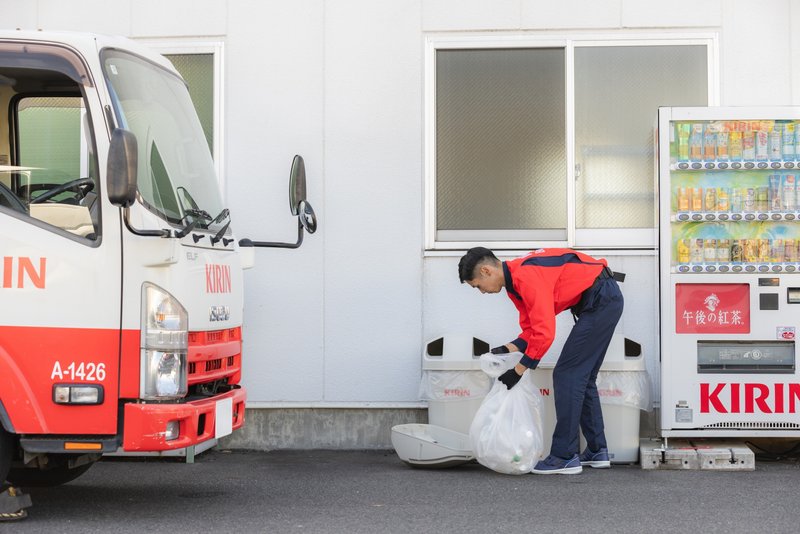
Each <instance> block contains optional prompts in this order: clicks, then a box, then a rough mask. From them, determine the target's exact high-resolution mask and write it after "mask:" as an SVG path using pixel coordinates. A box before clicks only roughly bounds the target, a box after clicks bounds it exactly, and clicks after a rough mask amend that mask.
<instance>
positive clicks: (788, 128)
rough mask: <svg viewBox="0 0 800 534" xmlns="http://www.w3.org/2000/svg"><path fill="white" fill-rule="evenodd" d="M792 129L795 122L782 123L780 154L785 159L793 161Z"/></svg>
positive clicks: (793, 143)
mask: <svg viewBox="0 0 800 534" xmlns="http://www.w3.org/2000/svg"><path fill="white" fill-rule="evenodd" d="M794 130H795V124H794V123H793V122H786V123H784V124H783V132H782V136H781V139H782V142H781V155H782V156H783V159H784V160H786V161H794V158H795V142H794V135H795V133H794Z"/></svg>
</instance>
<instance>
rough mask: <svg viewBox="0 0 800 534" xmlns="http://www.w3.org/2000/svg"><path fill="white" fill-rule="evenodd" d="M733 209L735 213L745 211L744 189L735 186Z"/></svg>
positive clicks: (732, 196)
mask: <svg viewBox="0 0 800 534" xmlns="http://www.w3.org/2000/svg"><path fill="white" fill-rule="evenodd" d="M731 211H732V212H733V213H741V212H742V211H744V200H743V198H742V190H741V189H739V188H738V187H734V188H733V190H732V192H731Z"/></svg>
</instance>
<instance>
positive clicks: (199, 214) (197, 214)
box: [175, 209, 214, 239]
mask: <svg viewBox="0 0 800 534" xmlns="http://www.w3.org/2000/svg"><path fill="white" fill-rule="evenodd" d="M184 213H185V215H184V216H183V219H181V220H184V219H186V218H187V217H194V219H192V221H191V222H190V223H189V224H187V225H186V226H184V227H183V228H182V229H181V231H180V232H175V237H177V238H178V239H180V238H182V237H186V236H187V235H189V232H191V231H192V230H194V229H195V227H197V225H198V224H200V222H201V221H203V220H206V221H210V220H211V215H209V214H208V212H207V211H205V210H201V209H188V210H186V211H185V212H184ZM211 222H214V221H211Z"/></svg>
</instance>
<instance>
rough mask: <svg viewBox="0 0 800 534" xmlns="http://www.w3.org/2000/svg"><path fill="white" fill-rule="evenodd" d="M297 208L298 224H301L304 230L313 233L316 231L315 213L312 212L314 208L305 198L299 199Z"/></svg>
mask: <svg viewBox="0 0 800 534" xmlns="http://www.w3.org/2000/svg"><path fill="white" fill-rule="evenodd" d="M298 208H299V210H298V211H299V217H300V224H302V225H303V228H305V230H306V232H308V233H309V234H313V233H314V232H316V231H317V215H316V214H315V213H314V208H312V207H311V204H309V203H308V202H307V201H305V200H301V201H300V203H299V204H298Z"/></svg>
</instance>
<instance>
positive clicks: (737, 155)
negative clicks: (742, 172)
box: [728, 122, 742, 161]
mask: <svg viewBox="0 0 800 534" xmlns="http://www.w3.org/2000/svg"><path fill="white" fill-rule="evenodd" d="M731 124H732V125H733V126H732V127H733V128H734V129H733V130H731V133H730V136H729V137H728V153H729V154H730V158H731V161H742V131H741V130H739V127H738V124H739V123H736V122H734V123H731Z"/></svg>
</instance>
